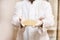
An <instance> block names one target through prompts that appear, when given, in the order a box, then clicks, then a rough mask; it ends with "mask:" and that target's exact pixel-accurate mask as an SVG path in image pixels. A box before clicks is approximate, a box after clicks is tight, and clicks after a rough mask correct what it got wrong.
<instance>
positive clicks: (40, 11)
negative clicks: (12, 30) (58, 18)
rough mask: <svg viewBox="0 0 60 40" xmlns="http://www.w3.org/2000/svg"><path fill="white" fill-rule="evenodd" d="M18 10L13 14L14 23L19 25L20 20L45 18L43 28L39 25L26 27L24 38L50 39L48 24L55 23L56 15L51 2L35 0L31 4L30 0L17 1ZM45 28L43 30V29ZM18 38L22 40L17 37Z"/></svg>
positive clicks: (27, 39) (35, 39)
mask: <svg viewBox="0 0 60 40" xmlns="http://www.w3.org/2000/svg"><path fill="white" fill-rule="evenodd" d="M15 8H16V11H15V15H14V16H13V21H12V24H14V25H17V26H19V24H20V21H19V18H20V19H22V20H25V19H33V20H39V18H41V17H42V18H44V19H43V20H42V22H43V29H38V28H37V27H35V28H34V27H31V26H30V27H26V28H25V31H24V33H23V36H24V40H49V36H48V34H47V30H46V26H47V25H48V26H53V25H54V16H53V14H52V8H51V5H50V3H49V2H46V1H43V0H35V1H34V2H33V4H31V3H30V2H29V1H28V0H24V1H21V2H17V3H16V7H15ZM38 24H39V23H38ZM41 30H43V32H42V31H41ZM17 40H20V39H19V38H17Z"/></svg>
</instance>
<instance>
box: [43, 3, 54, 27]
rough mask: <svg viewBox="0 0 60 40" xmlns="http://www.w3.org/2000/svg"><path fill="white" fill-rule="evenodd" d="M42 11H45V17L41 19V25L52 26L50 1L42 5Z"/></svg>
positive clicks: (52, 18) (52, 17)
mask: <svg viewBox="0 0 60 40" xmlns="http://www.w3.org/2000/svg"><path fill="white" fill-rule="evenodd" d="M44 8H45V9H44V12H45V18H44V20H43V26H44V27H48V26H53V25H54V16H53V14H52V8H51V5H50V3H48V2H47V3H46V4H45V6H44Z"/></svg>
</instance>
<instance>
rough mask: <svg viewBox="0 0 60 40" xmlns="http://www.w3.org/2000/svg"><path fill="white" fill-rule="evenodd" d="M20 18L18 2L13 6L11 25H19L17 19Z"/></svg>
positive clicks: (20, 11) (20, 12)
mask: <svg viewBox="0 0 60 40" xmlns="http://www.w3.org/2000/svg"><path fill="white" fill-rule="evenodd" d="M21 16H22V8H21V4H20V3H19V2H18V3H16V6H15V11H14V15H13V18H12V24H13V25H16V26H19V25H20V20H19V19H21Z"/></svg>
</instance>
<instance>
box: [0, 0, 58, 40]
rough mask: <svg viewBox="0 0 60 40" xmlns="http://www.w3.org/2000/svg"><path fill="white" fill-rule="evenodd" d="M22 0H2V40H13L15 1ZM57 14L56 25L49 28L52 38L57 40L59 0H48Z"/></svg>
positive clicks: (0, 3)
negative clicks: (12, 23)
mask: <svg viewBox="0 0 60 40" xmlns="http://www.w3.org/2000/svg"><path fill="white" fill-rule="evenodd" d="M18 1H20V0H0V40H12V36H13V26H12V25H11V18H12V15H13V11H14V6H15V3H16V2H18ZM48 1H49V2H50V3H51V5H52V8H53V9H52V10H53V14H54V16H55V22H56V23H55V26H54V27H52V28H51V29H49V30H48V33H49V35H50V38H51V40H56V30H57V14H58V13H57V12H58V11H57V10H58V9H57V7H58V0H48Z"/></svg>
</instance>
